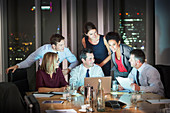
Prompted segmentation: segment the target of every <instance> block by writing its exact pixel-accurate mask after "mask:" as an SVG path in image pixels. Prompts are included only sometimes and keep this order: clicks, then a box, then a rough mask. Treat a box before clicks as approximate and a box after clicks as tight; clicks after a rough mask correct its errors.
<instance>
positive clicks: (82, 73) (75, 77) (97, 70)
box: [69, 64, 104, 89]
mask: <svg viewBox="0 0 170 113" xmlns="http://www.w3.org/2000/svg"><path fill="white" fill-rule="evenodd" d="M86 72H87V68H85V67H84V66H83V64H80V65H79V66H77V67H75V68H74V69H72V70H71V72H70V75H71V78H70V81H69V82H70V85H72V84H74V85H75V86H76V88H77V89H78V88H79V87H80V86H83V85H84V78H85V77H86ZM89 75H90V77H104V73H103V71H102V68H101V67H100V66H98V65H96V64H94V66H93V67H90V68H89Z"/></svg>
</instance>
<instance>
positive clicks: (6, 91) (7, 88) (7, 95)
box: [0, 82, 26, 113]
mask: <svg viewBox="0 0 170 113" xmlns="http://www.w3.org/2000/svg"><path fill="white" fill-rule="evenodd" d="M25 112H26V108H25V104H24V101H23V99H22V97H21V94H20V92H19V90H18V88H17V86H16V85H15V84H13V83H10V82H1V83H0V113H25Z"/></svg>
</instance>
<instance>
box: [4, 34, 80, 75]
mask: <svg viewBox="0 0 170 113" xmlns="http://www.w3.org/2000/svg"><path fill="white" fill-rule="evenodd" d="M50 43H51V44H45V45H43V46H41V47H40V48H38V49H37V50H36V51H34V52H33V53H32V54H30V55H29V56H28V57H27V59H25V60H24V61H22V62H21V63H18V64H16V65H14V66H12V67H9V68H8V69H7V70H6V73H8V72H9V70H10V69H12V70H13V71H12V72H14V71H15V70H16V69H17V68H27V67H30V66H31V65H32V64H33V63H34V62H35V61H37V60H39V65H41V62H42V59H43V56H44V54H45V53H47V52H54V53H57V54H58V56H59V62H60V63H61V62H62V61H63V60H64V59H67V60H68V62H70V63H71V64H70V65H69V67H68V68H67V69H64V70H62V71H63V74H64V75H66V74H68V73H69V72H70V70H71V69H72V68H74V67H75V66H77V64H78V60H77V58H76V57H75V55H73V54H72V53H71V51H70V50H69V49H68V48H66V47H65V45H64V37H63V36H62V35H60V34H53V35H52V36H51V38H50Z"/></svg>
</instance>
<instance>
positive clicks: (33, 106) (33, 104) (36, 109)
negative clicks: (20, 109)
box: [24, 95, 40, 113]
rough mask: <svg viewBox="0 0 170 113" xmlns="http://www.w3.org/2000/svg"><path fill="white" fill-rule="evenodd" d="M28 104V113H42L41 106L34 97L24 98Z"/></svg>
mask: <svg viewBox="0 0 170 113" xmlns="http://www.w3.org/2000/svg"><path fill="white" fill-rule="evenodd" d="M24 99H25V102H26V104H27V113H40V105H39V103H38V101H37V99H36V98H35V97H34V96H33V95H29V96H26V95H25V96H24Z"/></svg>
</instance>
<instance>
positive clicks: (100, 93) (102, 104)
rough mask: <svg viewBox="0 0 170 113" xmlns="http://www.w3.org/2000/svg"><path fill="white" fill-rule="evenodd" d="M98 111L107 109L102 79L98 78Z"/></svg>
mask: <svg viewBox="0 0 170 113" xmlns="http://www.w3.org/2000/svg"><path fill="white" fill-rule="evenodd" d="M96 100H97V111H99V112H102V111H105V98H104V91H103V89H102V84H101V80H100V79H99V80H98V93H97V97H96Z"/></svg>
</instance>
